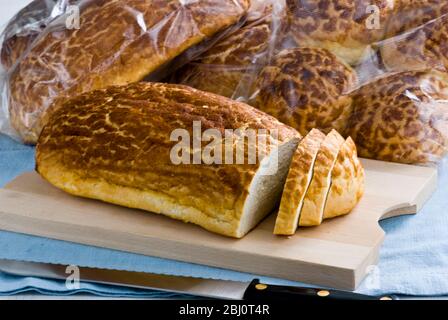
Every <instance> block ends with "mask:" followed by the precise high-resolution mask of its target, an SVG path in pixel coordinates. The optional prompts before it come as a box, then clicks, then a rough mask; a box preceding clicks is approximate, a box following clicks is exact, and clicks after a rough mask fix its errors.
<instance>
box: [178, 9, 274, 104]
mask: <svg viewBox="0 0 448 320" xmlns="http://www.w3.org/2000/svg"><path fill="white" fill-rule="evenodd" d="M272 17H273V8H272V4H271V1H265V0H258V1H256V0H254V1H252V5H251V7H250V9H249V13H248V18H247V21H246V23H245V25H243V27H242V28H241V29H239V30H236V31H235V32H233V33H231V34H229V35H228V36H227V37H225V38H224V39H222V40H221V41H219V42H218V43H217V44H215V45H214V46H213V47H212V48H211V49H209V50H208V51H206V52H204V53H203V54H201V55H200V56H199V57H197V58H196V59H195V60H193V61H191V62H190V63H188V64H187V65H186V66H185V67H183V68H181V69H180V70H178V71H177V72H176V74H175V76H174V80H175V82H176V83H181V84H185V85H188V86H191V87H193V88H196V89H199V90H203V91H207V92H212V93H216V94H220V95H222V96H225V97H229V98H232V97H234V98H238V96H235V95H238V94H240V93H241V94H243V95H246V94H248V93H250V92H252V85H253V79H252V77H253V74H254V73H255V72H256V69H257V68H259V67H260V66H261V65H263V64H264V63H265V58H266V55H267V53H268V47H269V41H270V39H271V38H272V36H273V30H272V28H273V21H272Z"/></svg>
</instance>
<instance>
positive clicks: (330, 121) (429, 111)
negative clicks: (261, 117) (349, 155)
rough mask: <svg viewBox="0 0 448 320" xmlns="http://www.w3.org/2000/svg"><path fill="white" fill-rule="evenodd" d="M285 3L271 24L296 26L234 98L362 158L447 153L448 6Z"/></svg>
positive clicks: (280, 37)
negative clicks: (337, 137)
mask: <svg viewBox="0 0 448 320" xmlns="http://www.w3.org/2000/svg"><path fill="white" fill-rule="evenodd" d="M279 3H282V5H281V8H282V9H281V10H280V11H278V10H277V11H275V12H274V13H273V15H272V20H273V22H272V23H273V24H274V25H281V24H282V23H284V21H285V19H286V21H287V27H286V28H279V29H277V31H276V32H273V33H272V34H271V36H270V38H269V39H268V41H267V44H266V45H267V47H268V48H267V50H266V52H267V54H266V55H265V56H263V58H262V59H258V60H256V62H255V63H252V64H251V66H250V67H248V68H247V73H246V74H245V75H244V76H243V77H242V79H243V80H242V81H241V82H240V83H239V85H238V87H237V89H236V90H235V91H234V92H233V93H232V94H231V95H230V96H232V97H233V98H234V99H239V100H241V101H245V102H248V103H249V104H251V105H253V106H255V107H257V108H259V109H260V110H262V111H265V112H267V113H269V114H271V115H274V116H275V117H277V118H278V119H279V120H280V121H282V122H284V123H286V124H288V125H290V126H292V127H294V128H296V129H297V130H299V131H300V133H301V134H302V135H305V134H307V133H308V132H309V130H311V129H312V128H317V129H321V130H322V131H324V132H328V131H329V130H331V129H333V128H335V129H337V130H338V131H340V132H341V133H342V134H344V135H346V136H352V138H354V140H355V142H356V143H357V145H358V150H359V154H360V156H362V157H368V158H374V159H378V160H385V161H394V162H401V163H409V164H429V163H436V162H439V161H440V160H441V159H442V158H443V157H444V156H445V155H446V153H447V150H448V149H447V148H448V91H447V88H448V77H447V72H448V69H447V67H448V46H447V43H448V3H447V2H446V1H424V0H395V1H390V0H375V1H372V0H355V1H347V0H330V1H328V0H325V1H324V0H285V1H284V2H279ZM219 76H220V75H219V74H218V75H216V78H217V79H218V80H219ZM218 80H217V82H218Z"/></svg>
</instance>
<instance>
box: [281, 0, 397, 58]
mask: <svg viewBox="0 0 448 320" xmlns="http://www.w3.org/2000/svg"><path fill="white" fill-rule="evenodd" d="M286 2H287V8H288V15H289V21H290V22H289V24H290V28H291V30H290V34H291V36H292V38H293V40H294V41H295V43H296V44H297V45H298V46H301V47H321V48H325V49H328V50H330V51H331V52H333V53H334V54H336V55H337V56H339V57H340V58H342V59H344V60H345V61H346V62H347V63H349V64H353V65H354V64H357V63H358V62H359V61H360V60H361V58H362V57H363V56H364V55H365V50H366V49H367V47H368V46H369V45H370V44H372V43H374V42H377V41H379V40H382V39H383V38H384V35H385V32H386V26H387V23H388V21H389V19H390V17H391V15H392V14H393V13H394V10H393V8H394V5H395V0H287V1H286ZM372 5H375V6H377V8H379V23H380V28H379V29H377V28H369V27H368V26H369V23H370V21H371V17H372V11H369V10H368V9H369V7H370V6H372Z"/></svg>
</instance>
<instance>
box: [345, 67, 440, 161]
mask: <svg viewBox="0 0 448 320" xmlns="http://www.w3.org/2000/svg"><path fill="white" fill-rule="evenodd" d="M447 101H448V75H447V74H445V73H441V72H437V71H431V70H426V71H411V72H403V73H397V74H394V75H392V76H389V77H384V78H381V79H378V80H376V81H373V82H371V83H369V84H367V85H365V86H363V87H361V88H360V89H359V90H358V91H356V92H355V93H354V94H353V104H354V111H353V115H352V117H351V120H350V126H349V127H350V132H349V135H350V136H351V137H352V138H353V139H354V141H355V142H356V145H357V147H358V152H359V154H360V156H361V157H366V158H372V159H377V160H384V161H393V162H400V163H406V164H426V163H428V162H437V161H438V160H440V159H441V157H443V156H444V155H445V154H446V151H447V146H448V102H447Z"/></svg>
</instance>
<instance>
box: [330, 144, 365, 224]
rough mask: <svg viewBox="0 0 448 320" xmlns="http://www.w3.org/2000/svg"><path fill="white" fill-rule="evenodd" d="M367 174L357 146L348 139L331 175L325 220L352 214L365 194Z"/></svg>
mask: <svg viewBox="0 0 448 320" xmlns="http://www.w3.org/2000/svg"><path fill="white" fill-rule="evenodd" d="M364 182H365V174H364V168H363V167H362V164H361V162H360V161H359V158H358V155H357V151H356V145H355V143H354V142H353V140H352V138H348V139H347V140H346V141H345V143H344V145H343V146H342V148H341V151H340V152H339V156H338V160H337V161H336V164H335V166H334V168H333V172H332V174H331V189H330V193H329V195H328V200H327V203H326V205H325V210H324V219H330V218H334V217H338V216H342V215H345V214H348V213H350V212H351V211H352V210H353V209H354V208H355V206H356V205H357V204H358V202H359V200H360V199H361V197H362V196H363V194H364Z"/></svg>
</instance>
